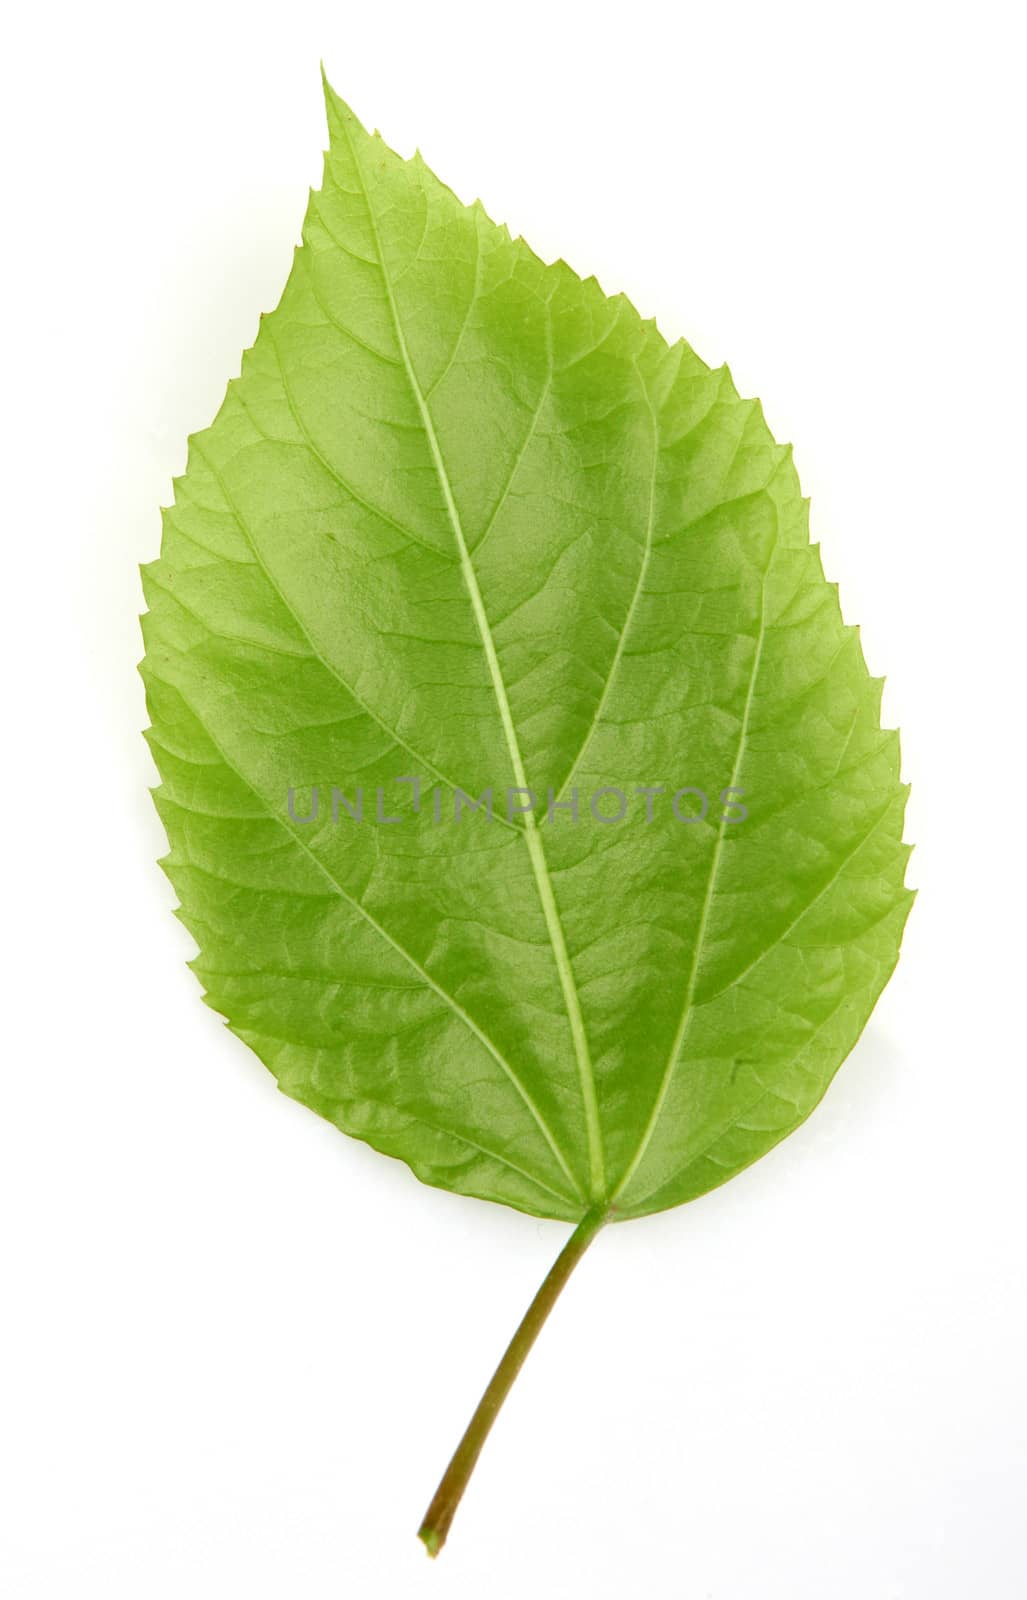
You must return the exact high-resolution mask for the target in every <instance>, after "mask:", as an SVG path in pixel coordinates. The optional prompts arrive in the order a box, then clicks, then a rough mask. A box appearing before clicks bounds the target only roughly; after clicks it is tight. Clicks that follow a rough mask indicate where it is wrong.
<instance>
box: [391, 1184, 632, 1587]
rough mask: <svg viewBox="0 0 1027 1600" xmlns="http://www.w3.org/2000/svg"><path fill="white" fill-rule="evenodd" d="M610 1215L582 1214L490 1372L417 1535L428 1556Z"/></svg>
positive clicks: (603, 1210)
mask: <svg viewBox="0 0 1027 1600" xmlns="http://www.w3.org/2000/svg"><path fill="white" fill-rule="evenodd" d="M608 1216H609V1208H608V1207H607V1206H605V1205H604V1206H593V1208H592V1210H591V1211H587V1212H586V1213H585V1215H584V1216H583V1217H582V1219H581V1221H580V1222H579V1223H578V1226H577V1227H576V1228H575V1230H574V1232H573V1233H572V1234H571V1236H570V1238H569V1239H568V1240H567V1243H566V1244H565V1245H564V1247H563V1249H562V1250H561V1251H560V1254H559V1255H558V1256H557V1258H556V1260H555V1261H554V1262H553V1265H552V1266H551V1267H550V1269H549V1272H548V1274H547V1276H546V1278H545V1279H544V1281H543V1283H542V1285H541V1287H540V1289H539V1291H538V1293H537V1294H536V1296H535V1298H534V1300H533V1301H532V1302H531V1305H530V1306H529V1307H528V1309H527V1311H526V1312H525V1313H524V1317H523V1319H522V1321H521V1324H520V1327H519V1328H518V1329H517V1332H516V1333H515V1334H514V1336H513V1338H512V1339H511V1340H510V1343H509V1344H508V1345H507V1347H506V1353H505V1354H504V1356H503V1359H502V1360H501V1361H500V1363H499V1366H498V1367H497V1368H496V1370H495V1372H494V1373H493V1374H492V1377H491V1379H490V1380H489V1384H488V1387H487V1388H486V1390H485V1393H484V1394H483V1395H482V1397H481V1399H480V1400H479V1401H478V1406H477V1409H476V1411H475V1413H474V1415H473V1417H472V1418H471V1420H470V1422H469V1423H468V1425H467V1429H466V1431H465V1433H464V1436H463V1438H462V1439H461V1440H460V1443H459V1444H458V1445H457V1447H456V1450H455V1451H454V1452H453V1458H452V1460H451V1461H450V1463H449V1466H448V1467H447V1468H446V1470H445V1472H444V1473H443V1475H442V1479H441V1481H440V1483H439V1486H438V1488H437V1489H436V1491H435V1495H434V1498H433V1499H432V1503H431V1505H430V1506H429V1507H428V1510H427V1511H426V1512H425V1515H424V1521H423V1522H422V1523H421V1526H420V1528H419V1529H418V1531H417V1537H418V1538H419V1539H422V1540H423V1541H424V1545H425V1548H426V1550H427V1551H428V1554H429V1555H430V1556H437V1555H438V1553H439V1551H440V1550H441V1549H442V1546H443V1545H444V1544H445V1542H446V1535H447V1534H448V1532H449V1529H450V1524H451V1523H452V1521H453V1518H454V1516H455V1515H456V1508H457V1506H458V1505H459V1504H460V1500H461V1498H462V1496H463V1492H464V1490H465V1489H466V1488H467V1484H468V1481H469V1479H470V1476H471V1473H472V1472H473V1471H474V1468H475V1463H476V1462H477V1460H478V1457H479V1456H480V1454H481V1449H482V1445H483V1444H484V1443H485V1440H486V1439H487V1438H488V1436H489V1430H490V1429H491V1427H492V1424H493V1423H494V1422H495V1420H496V1418H497V1416H498V1415H499V1411H500V1408H501V1406H502V1404H503V1401H504V1400H505V1399H506V1397H507V1395H508V1394H509V1393H510V1390H511V1388H512V1387H513V1382H514V1379H515V1378H516V1376H517V1374H518V1373H519V1372H520V1370H521V1368H522V1367H523V1365H524V1362H525V1360H526V1358H527V1355H528V1351H529V1350H530V1349H531V1347H532V1345H533V1344H534V1343H535V1340H536V1339H537V1338H538V1336H539V1333H540V1332H541V1330H542V1324H543V1323H544V1322H545V1320H546V1318H547V1317H548V1315H549V1313H550V1311H552V1309H553V1307H554V1306H555V1304H556V1302H557V1300H558V1299H559V1297H560V1291H561V1290H562V1289H563V1286H564V1284H565V1283H566V1282H567V1279H568V1278H569V1277H570V1275H571V1273H572V1272H573V1271H574V1268H575V1267H576V1266H577V1264H578V1262H579V1261H580V1260H581V1258H582V1256H583V1255H584V1254H585V1251H586V1250H587V1249H588V1247H589V1245H590V1244H591V1243H592V1240H593V1239H594V1238H595V1236H596V1234H597V1233H598V1232H599V1230H600V1228H601V1227H602V1226H603V1223H604V1222H605V1221H606V1220H607V1217H608Z"/></svg>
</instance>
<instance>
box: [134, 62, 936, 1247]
mask: <svg viewBox="0 0 1027 1600" xmlns="http://www.w3.org/2000/svg"><path fill="white" fill-rule="evenodd" d="M326 95H327V105H328V117H329V125H330V133H331V144H330V150H329V153H328V155H327V157H326V161H325V170H324V183H323V186H322V188H321V189H320V191H319V192H317V193H316V194H313V195H312V196H311V200H310V205H309V209H308V212H307V217H306V221H305V224H304V228H303V244H302V246H301V247H300V248H299V249H298V250H297V252H296V256H295V261H294V265H293V269H292V272H291V273H290V276H289V280H288V283H287V284H286V287H285V291H284V293H283V296H282V299H281V302H280V304H279V305H278V307H277V309H276V310H275V311H274V312H273V313H271V314H270V315H269V316H266V317H264V318H262V320H261V326H260V331H259V334H258V337H257V340H256V342H255V344H254V346H253V348H252V349H251V350H249V351H247V352H246V354H245V356H244V358H243V363H242V371H241V375H240V377H239V378H237V379H235V380H233V382H232V383H230V385H229V387H228V393H227V395H226V398H225V401H224V404H223V405H222V407H221V410H220V411H219V413H218V415H217V417H216V419H215V421H214V422H213V424H212V425H211V427H210V428H209V429H207V430H206V431H205V432H203V433H201V434H199V435H197V436H196V437H194V438H193V439H192V440H191V441H190V449H189V459H188V466H187V470H186V473H185V475H184V477H182V478H181V479H180V480H178V481H177V483H176V485H175V501H174V505H173V507H172V508H171V509H170V510H168V511H167V512H166V514H165V518H164V534H163V542H162V547H161V556H160V559H159V561H157V562H155V563H154V564H153V565H151V566H150V567H148V568H147V569H145V588H146V597H147V604H148V606H149V608H150V609H149V613H148V615H147V616H146V618H145V619H144V631H145V638H146V658H145V662H144V666H143V672H144V676H145V680H146V685H147V692H148V700H149V706H150V714H151V718H152V729H151V731H150V740H151V745H152V748H153V751H154V755H155V758H156V761H157V764H158V766H159V769H160V772H161V777H162V783H161V785H160V788H159V789H158V790H157V792H156V798H157V805H158V807H159V810H160V814H161V816H162V818H163V820H164V824H165V827H166V829H167V833H168V838H169V840H170V844H171V852H170V854H169V856H168V857H167V858H166V862H165V865H166V870H167V872H168V874H169V876H170V878H171V880H172V882H173V884H174V886H175V888H176V890H177V893H178V895H179V898H180V901H181V915H182V917H183V919H184V921H185V922H186V924H187V926H188V927H189V928H190V929H191V931H192V933H193V934H194V936H195V938H196V941H197V943H198V945H199V949H200V955H199V957H198V958H197V960H196V962H195V963H194V965H195V968H196V971H197V973H198V976H199V977H200V979H201V981H202V983H203V984H204V986H205V989H206V995H207V999H208V1001H209V1003H210V1004H211V1005H212V1006H213V1007H215V1009H217V1010H218V1011H219V1012H221V1013H223V1014H224V1016H225V1017H226V1018H227V1019H228V1022H229V1025H230V1026H231V1028H232V1029H233V1030H234V1031H235V1032H236V1033H237V1034H238V1035H239V1036H240V1037H241V1038H242V1039H244V1040H245V1041H246V1042H247V1043H248V1044H249V1045H251V1046H252V1048H253V1049H254V1050H255V1051H256V1052H257V1054H258V1055H259V1056H260V1057H261V1059H262V1060H263V1061H264V1062H266V1064H267V1065H268V1067H269V1068H270V1069H271V1071H272V1072H273V1073H274V1074H275V1076H276V1078H277V1079H278V1082H279V1084H280V1086H281V1088H282V1089H283V1090H284V1091H285V1092H286V1093H287V1094H290V1095H292V1096H294V1097H295V1098H296V1099H298V1100H301V1101H303V1102H304V1103H305V1104H307V1105H309V1106H311V1107H313V1108H314V1109H315V1110H316V1111H318V1112H320V1113H321V1114H322V1115H324V1116H325V1117H328V1118H329V1119H331V1121H333V1122H334V1123H336V1124H337V1125H338V1126H339V1127H340V1128H342V1129H343V1130H344V1131H345V1132H347V1133H350V1134H353V1135H355V1136H356V1137H358V1138H361V1139H365V1140H367V1141H368V1142H369V1143H370V1144H372V1145H374V1146H375V1147H376V1148H377V1149H379V1150H382V1151H384V1152H386V1153H387V1154H389V1155H393V1156H397V1157H400V1158H402V1159H403V1160H404V1161H406V1162H408V1163H409V1165H410V1166H411V1167H412V1168H413V1170H414V1172H415V1173H416V1174H417V1175H418V1177H420V1178H422V1179H424V1180H425V1181H426V1182H428V1183H432V1184H437V1185H440V1186H442V1187H444V1188H447V1189H452V1190H458V1191H460V1192H462V1193H465V1194H470V1195H477V1196H480V1197H482V1198H485V1199H490V1200H496V1201H502V1202H504V1203H505V1204H507V1205H511V1206H516V1207H518V1208H519V1209H521V1210H524V1211H528V1212H532V1213H536V1214H539V1215H543V1216H550V1217H560V1218H566V1219H568V1220H572V1221H575V1222H580V1221H581V1219H582V1218H583V1217H596V1216H598V1217H600V1218H603V1217H606V1216H609V1215H612V1216H616V1217H618V1218H628V1217H634V1216H641V1215H643V1214H645V1213H647V1212H652V1211H657V1210H660V1209H663V1208H665V1207H668V1206H673V1205H677V1204H679V1203H681V1202H682V1201H685V1200H689V1199H692V1198H693V1197H694V1196H696V1195H699V1194H702V1193H703V1192H704V1191H705V1190H708V1189H710V1188H712V1187H713V1186H715V1185H716V1184H719V1183H722V1182H723V1181H724V1180H725V1179H727V1178H729V1177H731V1176H732V1175H733V1174H734V1173H737V1172H738V1171H740V1170H741V1169H742V1168H743V1167H745V1166H747V1165H748V1164H749V1163H750V1162H752V1161H754V1160H756V1159H757V1158H758V1157H759V1156H761V1155H763V1154H764V1153H765V1152H766V1151H767V1150H769V1149H770V1148H771V1146H772V1145H774V1144H775V1143H776V1142H777V1141H778V1140H779V1139H781V1138H782V1137H783V1136H784V1135H785V1134H787V1133H788V1132H790V1131H791V1130H792V1129H793V1128H795V1127H796V1126H797V1124H799V1123H800V1122H801V1121H802V1120H803V1118H805V1117H806V1116H807V1115H808V1113H809V1112H810V1111H811V1110H812V1108H813V1107H814V1106H815V1105H816V1103H817V1101H818V1100H819V1099H820V1097H821V1095H822V1094H823V1093H824V1090H825V1089H826V1087H827V1085H828V1083H829V1081H830V1079H831V1077H832V1075H833V1074H834V1072H835V1071H836V1070H837V1068H838V1066H839V1065H840V1063H841V1062H842V1060H843V1059H844V1058H845V1056H846V1055H847V1053H848V1052H849V1050H850V1049H851V1047H852V1045H853V1044H854V1042H855V1040H856V1039H857V1037H858V1036H859V1033H860V1031H861V1029H862V1028H863V1026H864V1024H865V1022H866V1020H867V1017H868V1016H869V1014H870V1011H871V1009H872V1007H873V1005H874V1003H875V1001H876V999H877V996H878V995H879V993H880V991H881V988H882V986H883V985H884V983H885V982H886V980H887V978H888V976H889V974H890V973H891V971H892V968H893V967H894V965H895V961H896V958H897V954H898V949H899V941H900V937H901V933H902V928H903V924H904V922H905V918H906V915H907V912H908V909H909V904H910V899H911V895H910V892H909V891H908V890H907V889H906V888H905V887H904V881H903V880H904V869H905V862H906V858H907V853H908V852H907V847H906V846H905V845H904V844H903V842H902V817H903V809H904V804H905V788H904V786H903V785H902V784H901V783H900V780H899V746H898V737H897V735H896V734H895V733H894V732H888V731H882V729H881V727H880V718H879V706H880V689H881V684H880V681H879V680H874V679H872V678H871V677H870V676H869V674H868V672H867V669H866V666H865V664H864V661H863V656H862V653H861V650H860V645H859V639H858V636H857V633H856V631H855V630H854V629H853V628H851V627H846V626H845V625H844V624H843V622H842V618H841V614H840V611H839V607H838V600H837V595H836V591H835V588H834V586H833V585H832V584H829V583H828V582H827V581H826V580H825V578H824V576H823V571H822V568H821V564H820V558H819V553H818V550H817V548H816V546H812V545H811V544H810V543H809V538H808V531H807V506H806V503H805V501H804V500H803V499H802V497H801V494H800V490H799V484H798V480H797V477H796V473H795V468H794V466H793V463H792V456H791V450H790V448H789V447H787V446H782V445H779V444H777V443H776V442H775V441H774V439H773V437H772V436H771V434H770V432H769V430H768V428H767V426H766V423H765V421H764V418H763V414H762V411H761V409H760V406H759V404H758V403H757V402H755V401H752V400H743V399H741V398H739V396H738V394H737V392H736V390H735V388H734V385H733V384H732V381H731V378H730V376H729V374H728V372H727V370H726V369H724V368H720V369H718V370H711V369H710V368H708V367H707V366H706V365H705V364H704V363H703V362H702V361H701V360H700V359H699V358H698V357H697V356H696V355H695V354H694V353H693V351H692V350H690V349H689V347H688V346H687V345H686V344H685V343H684V342H683V341H681V340H679V341H678V342H677V343H676V344H674V345H668V344H667V343H666V341H665V340H664V338H663V337H662V335H661V334H660V333H659V331H658V330H657V328H656V326H655V324H654V323H653V322H651V321H648V322H647V321H644V320H642V319H641V318H640V317H639V316H638V314H637V313H636V311H635V310H634V308H633V307H632V306H631V304H630V303H629V302H628V301H627V300H626V299H625V298H624V297H623V296H620V295H618V296H615V297H613V298H610V297H608V296H606V295H605V294H604V293H603V292H602V290H601V289H600V288H599V286H598V284H597V283H596V282H595V280H594V279H591V278H590V279H586V280H582V279H580V278H579V277H578V276H577V275H576V274H575V273H574V272H573V271H572V270H571V269H570V268H569V267H568V266H567V265H566V264H565V263H563V262H562V261H561V262H557V263H556V264H554V265H546V264H544V263H543V262H542V261H540V260H539V259H538V257H537V256H535V255H534V254H533V252H532V251H531V250H530V249H529V247H528V246H527V245H526V244H525V243H524V241H523V240H521V239H511V237H510V235H509V234H508V232H507V230H506V229H505V228H502V227H497V226H496V225H495V224H494V223H492V222H491V221H490V220H489V218H488V217H487V216H486V214H485V212H484V211H483V209H482V207H481V206H480V204H475V205H474V206H471V207H465V206H463V205H462V204H461V203H460V202H459V201H458V200H457V199H456V198H455V196H454V195H453V194H452V193H451V192H450V191H449V190H448V189H446V188H445V187H444V186H443V185H442V184H441V183H439V182H438V180H437V179H436V178H435V177H433V175H432V174H431V173H430V172H429V171H428V169H427V168H426V166H425V165H424V163H423V162H422V160H421V159H420V157H419V156H415V158H414V159H413V160H412V161H404V160H401V159H400V158H399V157H398V156H396V155H395V154H394V153H393V152H392V151H391V150H389V149H388V147H387V146H386V145H385V144H384V143H383V142H382V141H381V139H380V138H379V137H378V136H377V135H375V136H373V137H371V136H369V135H368V134H367V133H366V132H365V130H364V129H363V128H362V127H361V125H360V123H359V122H358V121H357V119H356V118H355V117H354V116H353V114H352V112H350V111H349V110H348V108H347V107H346V106H344V105H343V104H342V103H341V102H340V101H339V100H338V98H337V97H336V96H335V95H334V94H333V93H332V92H331V90H326ZM412 778H417V779H418V780H419V789H420V792H419V794H418V795H417V796H416V802H417V803H416V805H415V786H414V785H413V783H411V782H409V781H407V782H400V781H397V780H400V779H412ZM333 786H335V788H336V790H337V791H338V794H341V795H343V796H345V797H346V799H347V800H348V801H349V803H350V805H351V806H352V807H354V808H355V807H356V803H357V799H356V797H357V790H358V789H359V790H360V791H361V792H362V797H363V807H364V814H363V819H362V820H360V821H357V820H356V819H355V818H354V817H353V816H351V815H350V814H349V812H348V811H347V809H346V806H345V805H343V804H342V802H341V801H340V800H339V799H338V794H337V795H336V806H335V808H336V811H337V813H338V815H337V817H336V819H335V820H333V818H332V815H331V809H332V808H331V796H332V790H333ZM529 789H530V790H531V791H532V793H533V795H534V797H535V802H536V803H535V804H534V806H533V807H530V808H528V809H526V810H523V811H519V810H518V809H517V797H516V796H515V797H514V801H513V804H512V806H511V807H509V808H508V806H507V795H508V791H511V790H517V791H527V790H529ZM487 790H491V791H492V796H493V805H494V815H493V818H492V819H491V820H490V819H489V818H488V817H487V816H486V815H485V814H484V811H483V810H478V811H472V810H471V809H470V808H469V807H468V805H467V803H466V797H471V798H472V799H477V798H478V797H480V796H481V795H482V794H483V792H484V791H487ZM603 790H606V791H611V790H612V791H620V792H621V794H622V795H623V797H624V811H625V815H624V816H623V819H622V820H612V819H611V813H612V814H613V815H614V816H615V815H616V813H617V811H618V810H619V809H620V808H621V799H620V795H619V794H618V793H617V792H614V793H609V792H607V793H606V794H605V795H604V796H603V795H600V797H599V798H598V799H596V796H597V794H598V793H599V791H603ZM640 790H647V791H649V792H648V793H640V792H639V791H640ZM682 790H685V791H687V792H686V793H685V794H683V795H682V794H681V793H680V791H682ZM290 791H291V802H290ZM315 791H316V796H317V815H316V817H314V819H313V820H311V821H304V820H302V819H303V818H304V817H305V816H306V815H307V814H308V812H313V810H314V795H315ZM655 791H659V792H655ZM696 791H701V793H697V792H696ZM725 791H734V794H731V795H728V796H727V799H726V800H722V799H721V798H720V797H721V796H722V795H723V794H724V792H725ZM575 792H576V795H577V805H578V815H577V817H576V818H575V816H574V815H573V814H572V812H571V810H570V809H568V808H569V806H570V805H571V804H572V800H573V797H574V795H575ZM739 792H742V793H741V797H740V793H739ZM461 795H462V796H464V797H465V798H464V799H461ZM703 797H705V806H706V809H705V813H704V814H703V812H704V799H703ZM520 798H521V800H523V801H524V802H525V803H527V796H526V795H522V796H520ZM550 801H552V802H553V804H552V806H551V805H550ZM593 804H594V807H595V809H593ZM457 808H459V809H461V811H462V816H461V820H460V821H456V820H454V812H455V810H456V809H457ZM596 812H598V813H599V815H598V816H597V815H596ZM604 812H605V813H606V815H605V817H604V816H603V813H604ZM379 815H380V816H382V817H396V818H398V819H399V820H398V821H394V822H393V821H383V820H379Z"/></svg>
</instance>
